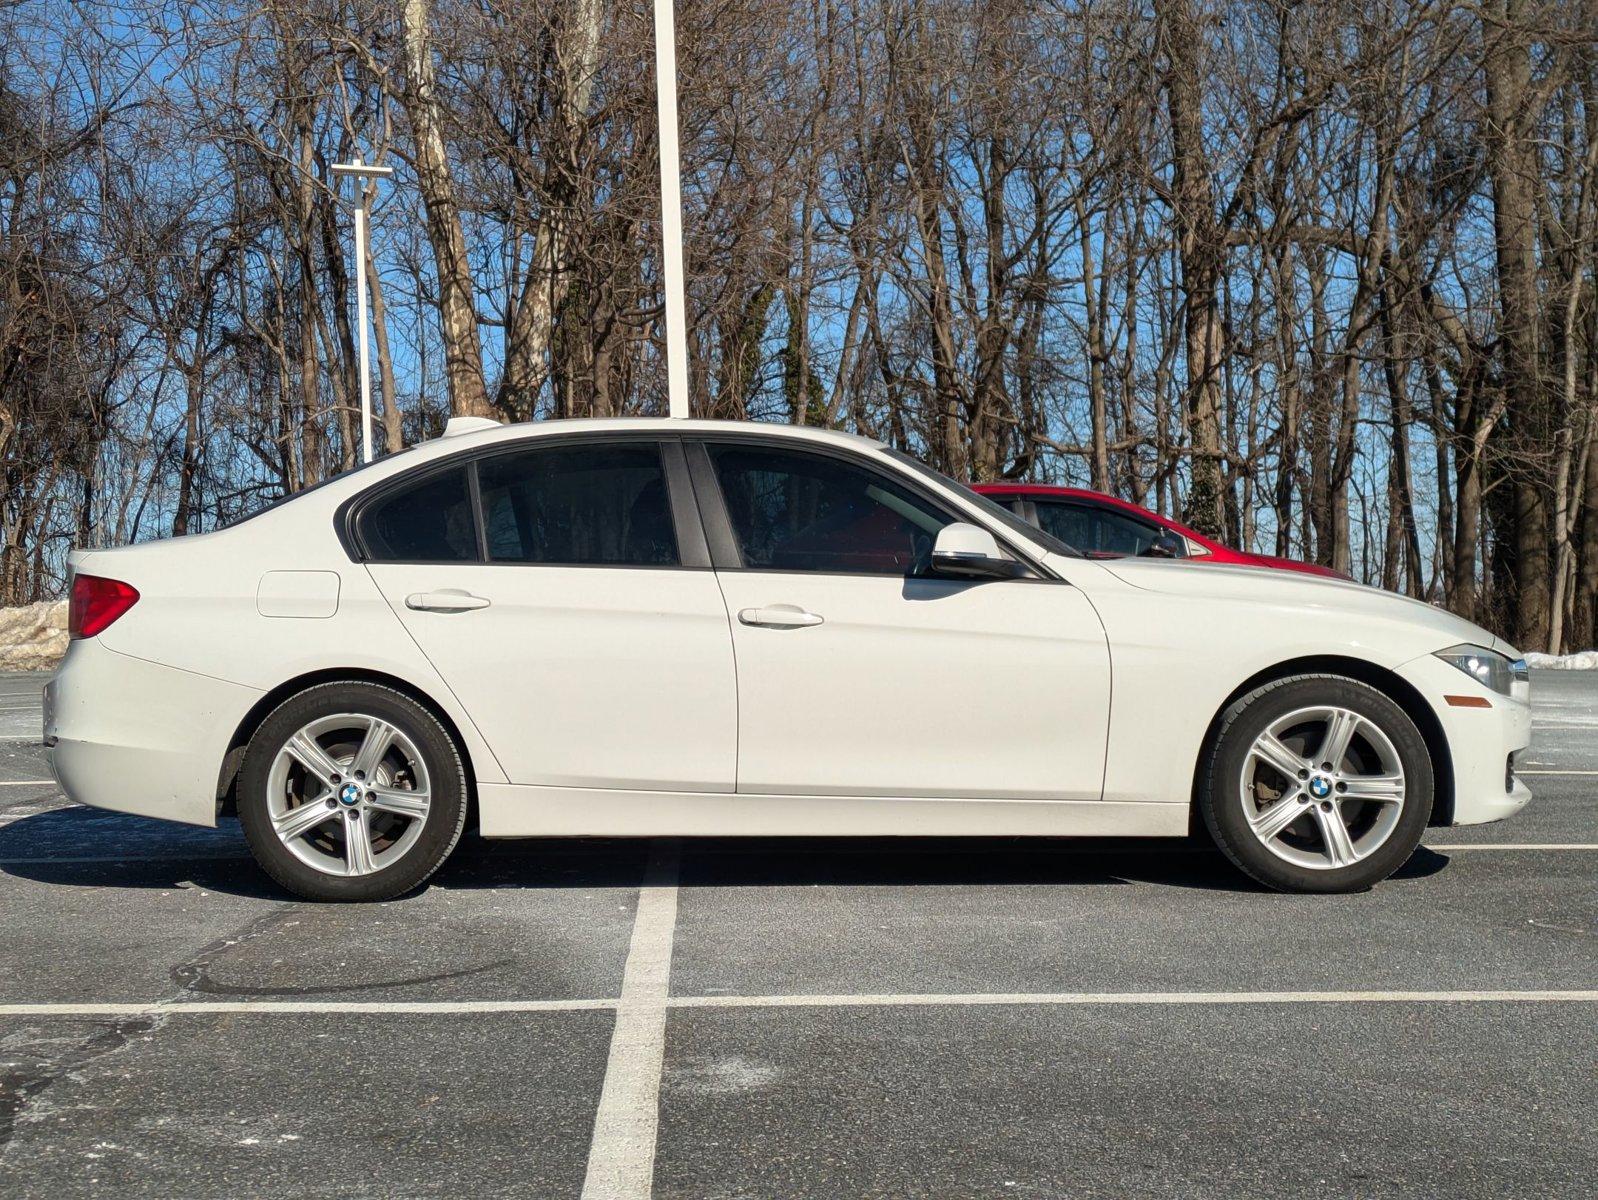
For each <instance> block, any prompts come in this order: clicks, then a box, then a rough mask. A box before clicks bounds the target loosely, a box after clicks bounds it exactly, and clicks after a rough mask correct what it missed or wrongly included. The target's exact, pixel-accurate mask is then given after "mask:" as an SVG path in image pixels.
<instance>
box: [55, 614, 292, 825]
mask: <svg viewBox="0 0 1598 1200" xmlns="http://www.w3.org/2000/svg"><path fill="white" fill-rule="evenodd" d="M261 695H262V693H261V692H258V691H256V690H255V689H253V688H247V687H241V686H240V685H238V684H234V683H225V682H223V681H222V680H220V679H212V678H210V677H209V676H206V675H197V674H195V673H194V672H192V671H182V670H179V669H177V668H175V667H164V666H161V665H159V664H157V663H152V662H146V661H145V660H144V659H140V658H131V657H129V656H128V655H125V654H118V653H117V652H116V651H115V650H112V649H109V648H108V647H106V646H105V645H103V644H102V643H101V642H100V641H99V640H98V639H95V638H88V639H84V640H81V641H75V642H73V643H72V646H71V648H70V649H69V650H68V651H67V656H66V658H65V659H64V660H63V661H62V663H61V666H60V667H59V668H58V669H57V671H56V673H55V674H54V675H53V676H51V678H50V682H49V683H48V684H46V685H45V689H44V741H45V745H46V746H47V747H48V748H49V757H50V770H51V771H52V772H53V773H54V775H55V777H56V782H57V783H59V784H60V785H61V790H62V791H63V792H65V793H66V795H67V797H68V799H71V800H74V801H76V802H77V803H79V804H89V805H93V806H94V807H96V808H108V809H112V810H113V811H116V812H126V813H137V814H139V815H141V816H146V817H160V818H163V819H165V820H168V821H183V822H185V823H187V824H191V825H215V824H216V813H217V795H216V791H217V778H218V775H219V773H220V767H221V763H222V760H223V757H224V755H225V753H226V750H227V746H228V742H229V741H230V740H231V739H232V736H233V731H234V730H236V729H237V728H238V726H239V722H240V721H242V720H243V719H244V716H245V714H246V713H247V712H248V711H249V710H250V707H251V706H252V705H253V704H254V703H255V702H256V701H257V700H258V699H260V697H261Z"/></svg>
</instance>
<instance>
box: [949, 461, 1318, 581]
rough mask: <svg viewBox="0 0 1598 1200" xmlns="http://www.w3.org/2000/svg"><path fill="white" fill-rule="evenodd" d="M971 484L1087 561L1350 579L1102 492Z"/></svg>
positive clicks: (1026, 484)
mask: <svg viewBox="0 0 1598 1200" xmlns="http://www.w3.org/2000/svg"><path fill="white" fill-rule="evenodd" d="M971 486H972V490H973V491H977V492H980V493H982V495H984V496H986V497H988V499H990V500H994V501H996V502H997V503H999V504H1002V505H1004V506H1005V507H1006V508H1008V509H1010V510H1011V511H1012V512H1014V513H1015V514H1016V516H1018V517H1021V518H1022V519H1023V520H1026V521H1029V522H1031V523H1032V524H1033V525H1036V526H1038V528H1040V529H1042V530H1044V531H1045V532H1047V533H1052V534H1053V535H1054V536H1055V537H1057V538H1059V539H1060V540H1061V541H1062V542H1064V543H1065V544H1066V545H1068V546H1074V547H1076V549H1078V550H1080V551H1082V553H1084V554H1086V555H1087V556H1088V557H1089V558H1121V557H1124V556H1127V555H1151V556H1154V557H1157V558H1190V559H1192V560H1193V561H1194V562H1205V563H1225V564H1226V565H1228V566H1234V567H1275V568H1277V569H1278V570H1283V571H1302V572H1303V573H1304V574H1306V575H1328V576H1330V577H1331V578H1333V579H1347V578H1348V576H1346V575H1344V574H1343V573H1342V572H1341V571H1334V570H1332V568H1331V567H1323V566H1321V565H1320V564H1319V563H1307V562H1299V561H1298V560H1297V559H1296V558H1277V557H1275V556H1274V555H1270V554H1250V553H1248V552H1247V551H1246V550H1233V549H1232V548H1231V547H1230V546H1223V545H1221V543H1220V542H1217V541H1214V540H1212V539H1210V538H1207V537H1205V536H1204V535H1203V534H1202V533H1197V532H1195V531H1194V530H1191V529H1189V528H1188V527H1187V526H1186V525H1181V524H1178V523H1177V522H1175V521H1173V520H1171V519H1170V518H1169V517H1162V516H1159V515H1158V514H1156V513H1151V512H1149V511H1148V510H1147V509H1145V508H1139V507H1138V506H1137V505H1135V504H1128V503H1127V502H1126V501H1125V500H1117V499H1116V498H1115V497H1114V496H1106V495H1105V494H1104V493H1102V492H1090V491H1088V490H1086V489H1085V488H1068V487H1052V486H1049V485H1047V484H1041V483H977V484H972V485H971Z"/></svg>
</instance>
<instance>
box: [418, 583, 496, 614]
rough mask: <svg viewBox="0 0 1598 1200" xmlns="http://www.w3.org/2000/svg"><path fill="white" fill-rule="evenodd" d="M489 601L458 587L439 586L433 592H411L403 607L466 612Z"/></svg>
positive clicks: (484, 605) (487, 603)
mask: <svg viewBox="0 0 1598 1200" xmlns="http://www.w3.org/2000/svg"><path fill="white" fill-rule="evenodd" d="M488 605H489V601H488V599H487V598H486V597H483V596H474V595H472V594H471V593H470V592H467V591H463V590H461V589H460V588H439V589H438V590H437V591H433V592H412V593H411V594H410V595H409V596H406V597H405V607H406V608H414V609H418V610H420V611H422V612H466V611H467V610H469V609H473V608H487V607H488Z"/></svg>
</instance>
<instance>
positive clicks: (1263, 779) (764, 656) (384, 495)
mask: <svg viewBox="0 0 1598 1200" xmlns="http://www.w3.org/2000/svg"><path fill="white" fill-rule="evenodd" d="M73 567H74V578H73V585H72V605H71V611H72V616H71V624H72V634H73V641H72V645H71V649H70V651H69V652H68V654H67V657H66V660H65V662H64V663H63V664H62V666H61V668H60V670H59V671H58V672H57V673H56V675H55V677H54V678H53V679H52V680H51V681H50V683H49V685H48V687H47V689H46V693H45V695H46V704H45V741H46V743H47V745H48V746H49V747H50V756H51V762H52V765H53V769H54V771H55V774H56V777H57V779H58V780H59V781H60V784H61V787H62V788H63V790H64V791H65V792H66V794H67V795H68V796H69V797H71V798H72V799H74V800H77V801H79V802H82V803H84V804H92V805H98V806H100V807H102V808H110V809H116V810H120V811H123V812H130V813H140V814H144V815H147V816H152V817H163V818H167V819H170V820H174V821H186V822H190V823H192V824H196V825H212V824H215V823H216V821H217V820H218V818H219V816H220V815H222V814H225V813H230V812H236V813H237V815H238V818H239V820H240V822H241V823H242V825H243V828H244V832H245V834H246V836H247V837H248V839H249V844H250V847H251V849H252V850H253V852H254V854H255V856H256V858H257V859H258V860H259V862H260V864H261V866H262V867H263V868H265V870H266V871H267V872H268V873H270V874H271V875H272V877H273V878H275V879H277V880H278V881H279V882H280V883H282V884H283V886H285V887H287V888H289V889H290V890H291V891H294V892H296V893H298V894H300V895H302V896H307V897H313V898H318V899H328V900H375V899H382V898H385V897H390V896H395V895H398V894H400V893H403V892H405V891H407V890H409V889H412V888H415V887H417V886H418V885H419V884H421V883H422V882H423V881H424V880H426V879H427V878H428V877H429V876H430V875H432V874H433V872H434V871H436V870H437V869H438V867H439V865H440V864H441V863H442V862H443V861H444V859H445V858H446V856H448V854H449V853H450V851H451V850H452V849H453V848H454V846H455V844H456V842H457V841H458V840H459V838H460V836H461V833H462V831H463V830H464V829H465V828H466V827H467V824H468V822H469V821H474V822H475V824H476V826H477V828H478V829H479V830H480V831H481V833H482V834H483V835H484V836H487V837H551V836H554V837H562V836H578V835H607V836H628V837H635V836H638V837H641V836H653V835H710V834H759V835H767V836H770V835H787V834H793V835H798V834H804V835H828V836H833V835H860V834H864V835H894V834H905V835H929V834H938V835H955V836H991V835H1007V836H1008V835H1018V834H1034V835H1051V836H1052V835H1078V834H1080V835H1112V836H1133V837H1182V836H1185V835H1187V834H1188V833H1189V832H1190V831H1192V830H1194V829H1195V828H1197V827H1199V826H1200V825H1202V826H1203V827H1205V828H1207V829H1208V831H1209V833H1210V835H1211V836H1212V837H1213V838H1214V839H1215V841H1216V843H1217V844H1218V845H1219V846H1220V848H1221V849H1222V850H1223V851H1224V852H1225V853H1226V854H1227V855H1228V856H1230V858H1231V859H1232V861H1233V862H1235V863H1236V864H1237V866H1238V867H1240V868H1241V869H1242V870H1244V871H1246V872H1247V873H1248V874H1249V875H1251V876H1253V877H1254V878H1255V879H1257V880H1259V881H1261V882H1263V883H1265V884H1268V885H1269V886H1271V887H1275V888H1281V889H1285V890H1292V891H1305V892H1343V891H1350V890H1354V889H1360V888H1366V887H1369V886H1370V885H1372V884H1373V883H1375V882H1377V881H1378V880H1381V879H1383V878H1385V877H1386V876H1387V875H1389V874H1390V873H1391V872H1393V871H1394V870H1395V869H1397V868H1398V867H1399V866H1400V865H1401V864H1402V863H1403V862H1404V861H1405V860H1406V859H1407V858H1408V857H1409V856H1410V854H1411V853H1412V852H1413V851H1414V849H1415V847H1416V845H1417V843H1418V842H1419V840H1420V837H1421V834H1422V833H1423V831H1424V830H1425V829H1426V827H1427V826H1428V825H1429V824H1431V825H1437V824H1442V825H1447V824H1470V823H1476V822H1483V821H1493V820H1497V819H1499V818H1500V817H1506V816H1508V815H1510V814H1511V813H1513V812H1515V811H1516V810H1517V809H1519V808H1520V807H1521V806H1522V805H1524V804H1525V803H1526V801H1527V800H1528V799H1529V793H1528V792H1527V790H1526V788H1525V787H1524V786H1523V785H1522V784H1521V783H1520V782H1519V781H1518V780H1517V779H1516V777H1515V773H1514V757H1515V754H1516V752H1517V751H1519V750H1521V749H1523V748H1524V747H1525V746H1526V745H1527V742H1528V740H1529V735H1530V726H1531V719H1530V710H1529V707H1528V703H1527V693H1528V687H1527V682H1526V672H1525V669H1524V667H1523V665H1522V664H1520V663H1519V662H1516V661H1514V660H1515V659H1516V658H1517V655H1516V653H1515V651H1513V650H1511V649H1510V648H1508V647H1507V646H1505V645H1503V644H1502V643H1501V642H1499V641H1498V640H1497V639H1496V638H1494V637H1493V635H1492V634H1490V633H1488V632H1487V631H1486V630H1483V629H1480V628H1477V627H1476V626H1474V625H1471V624H1468V623H1467V622H1465V621H1462V620H1460V619H1459V618H1457V617H1453V616H1450V615H1449V614H1447V613H1445V612H1441V611H1439V610H1437V609H1435V608H1431V607H1428V606H1427V605H1424V604H1421V603H1418V602H1416V601H1412V600H1407V599H1404V598H1402V597H1399V596H1395V595H1392V594H1389V593H1384V592H1380V591H1376V590H1374V589H1371V588H1366V587H1360V586H1357V585H1354V584H1350V583H1344V582H1340V581H1333V580H1325V579H1319V578H1315V577H1312V576H1307V575H1290V574H1287V573H1284V572H1274V571H1260V570H1253V569H1250V568H1246V567H1241V568H1224V567H1207V568H1204V569H1202V570H1195V569H1193V567H1192V566H1191V564H1187V563H1182V562H1180V561H1170V560H1160V559H1119V560H1090V559H1087V558H1084V557H1082V556H1081V555H1079V554H1077V553H1076V552H1075V551H1073V550H1072V549H1071V548H1070V547H1069V546H1066V545H1063V544H1061V543H1059V542H1057V541H1055V540H1053V539H1051V538H1050V537H1049V536H1048V535H1047V534H1045V533H1043V532H1041V531H1039V530H1037V529H1034V528H1032V527H1031V526H1028V525H1026V524H1023V523H1021V522H1020V521H1019V520H1017V519H1016V518H1015V517H1013V516H1012V515H1011V514H1010V513H1008V512H1007V511H1005V510H1003V509H1001V508H999V507H997V506H996V505H994V504H992V503H991V502H989V501H986V500H984V499H982V498H981V497H980V496H977V495H976V494H974V493H973V492H971V491H969V490H967V489H966V488H964V487H962V486H960V485H959V484H956V483H954V482H953V481H951V480H949V479H947V478H945V477H943V476H941V475H939V474H937V473H935V472H933V471H931V470H928V469H927V468H926V467H923V466H921V465H920V464H918V463H916V462H915V461H913V460H912V459H910V458H908V457H906V456H904V455H902V454H899V453H898V452H896V451H894V450H891V449H889V448H887V447H885V446H883V445H881V444H879V443H877V442H873V441H868V440H865V439H862V438H858V437H852V436H848V435H845V434H840V433H832V432H823V431H819V430H813V429H802V428H790V427H783V426H765V425H749V424H735V423H721V422H708V421H662V420H626V421H581V422H544V423H538V424H531V425H520V426H497V425H491V423H489V422H471V421H455V422H452V423H451V430H450V432H449V433H448V434H447V435H446V436H445V437H442V438H439V439H437V440H435V441H432V442H429V443H427V444H424V445H421V446H418V447H416V448H414V449H411V450H408V451H405V452H404V453H400V454H395V455H393V456H391V457H388V458H385V459H382V460H380V461H378V462H376V463H374V464H372V465H371V466H369V467H365V468H362V469H360V470H357V471H353V472H350V473H348V474H345V475H342V476H339V477H337V478H335V479H332V480H330V481H328V482H327V483H325V484H323V485H322V486H320V487H317V488H314V489H312V490H310V491H307V492H305V493H302V494H301V495H299V496H296V497H294V498H293V499H292V500H289V501H287V502H283V503H280V504H278V505H276V506H274V507H272V508H269V509H267V510H266V511H264V512H261V513H259V514H258V515H256V516H254V517H251V518H249V519H248V520H245V521H243V522H240V523H239V524H237V525H234V526H232V527H230V528H226V529H223V530H220V531H218V532H215V533H208V534H204V535H202V536H197V537H187V538H181V539H177V540H172V541H164V542H156V543H151V544H146V545H140V546H133V547H129V548H125V549H117V550H96V551H88V552H79V553H77V554H76V555H74V558H73Z"/></svg>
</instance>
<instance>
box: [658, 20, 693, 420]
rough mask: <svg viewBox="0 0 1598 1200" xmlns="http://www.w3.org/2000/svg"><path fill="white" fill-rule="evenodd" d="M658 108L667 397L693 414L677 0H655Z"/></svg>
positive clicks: (681, 413)
mask: <svg viewBox="0 0 1598 1200" xmlns="http://www.w3.org/2000/svg"><path fill="white" fill-rule="evenodd" d="M655 107H656V112H657V119H658V123H659V126H660V241H661V247H660V249H661V266H662V272H661V273H662V282H663V284H664V286H665V289H666V395H667V397H668V399H669V401H670V410H669V411H670V413H671V415H672V416H674V417H686V416H687V415H688V331H687V325H686V320H687V305H686V303H685V302H684V299H683V273H682V168H681V165H680V163H679V160H678V156H677V22H676V15H675V13H674V12H673V11H672V0H655Z"/></svg>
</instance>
